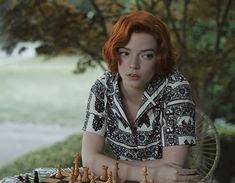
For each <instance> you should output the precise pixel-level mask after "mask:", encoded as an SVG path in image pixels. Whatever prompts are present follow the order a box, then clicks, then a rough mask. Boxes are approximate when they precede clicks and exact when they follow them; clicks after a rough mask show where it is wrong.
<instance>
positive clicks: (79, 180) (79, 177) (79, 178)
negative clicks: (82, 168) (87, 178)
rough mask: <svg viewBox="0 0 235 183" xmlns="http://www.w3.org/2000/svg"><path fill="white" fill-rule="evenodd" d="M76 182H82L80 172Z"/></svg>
mask: <svg viewBox="0 0 235 183" xmlns="http://www.w3.org/2000/svg"><path fill="white" fill-rule="evenodd" d="M77 183H82V176H81V174H79V175H78V177H77Z"/></svg>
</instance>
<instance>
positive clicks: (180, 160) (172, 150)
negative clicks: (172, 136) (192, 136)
mask: <svg viewBox="0 0 235 183" xmlns="http://www.w3.org/2000/svg"><path fill="white" fill-rule="evenodd" d="M188 149H189V146H188V145H175V146H167V147H163V152H162V154H163V157H162V159H158V160H146V161H124V160H121V161H123V162H127V163H128V164H130V165H138V166H147V167H152V168H156V167H159V166H161V165H163V164H166V163H172V164H175V165H178V166H180V167H182V168H183V167H184V165H185V163H186V160H187V157H188Z"/></svg>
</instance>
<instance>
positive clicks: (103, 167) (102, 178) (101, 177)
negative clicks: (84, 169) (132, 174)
mask: <svg viewBox="0 0 235 183" xmlns="http://www.w3.org/2000/svg"><path fill="white" fill-rule="evenodd" d="M107 171H108V167H107V166H105V165H102V175H101V176H100V180H102V181H106V180H107V179H108V173H107Z"/></svg>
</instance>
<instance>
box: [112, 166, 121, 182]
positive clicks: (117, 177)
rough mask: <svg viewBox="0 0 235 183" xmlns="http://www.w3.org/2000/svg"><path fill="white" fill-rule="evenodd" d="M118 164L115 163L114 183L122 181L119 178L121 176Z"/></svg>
mask: <svg viewBox="0 0 235 183" xmlns="http://www.w3.org/2000/svg"><path fill="white" fill-rule="evenodd" d="M118 170H119V168H118V162H116V163H115V166H114V175H113V182H115V183H120V182H121V179H120V178H119V175H118Z"/></svg>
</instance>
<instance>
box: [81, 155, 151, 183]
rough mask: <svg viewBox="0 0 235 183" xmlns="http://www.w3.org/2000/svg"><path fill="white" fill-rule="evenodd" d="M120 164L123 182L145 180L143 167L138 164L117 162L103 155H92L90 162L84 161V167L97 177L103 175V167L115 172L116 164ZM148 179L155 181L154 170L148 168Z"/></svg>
mask: <svg viewBox="0 0 235 183" xmlns="http://www.w3.org/2000/svg"><path fill="white" fill-rule="evenodd" d="M116 162H118V168H119V169H118V174H119V177H120V178H121V179H123V180H133V181H140V180H142V179H143V172H144V170H143V167H144V166H141V165H138V164H134V163H133V164H130V163H129V162H128V161H117V160H115V159H112V158H110V157H107V156H105V155H102V154H95V155H92V158H89V160H86V159H85V160H83V166H85V167H88V168H89V171H90V172H94V173H95V174H96V175H102V165H105V166H107V167H108V171H112V173H114V171H115V163H116ZM147 171H148V177H149V178H151V179H153V178H152V177H154V169H153V168H148V169H147Z"/></svg>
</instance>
